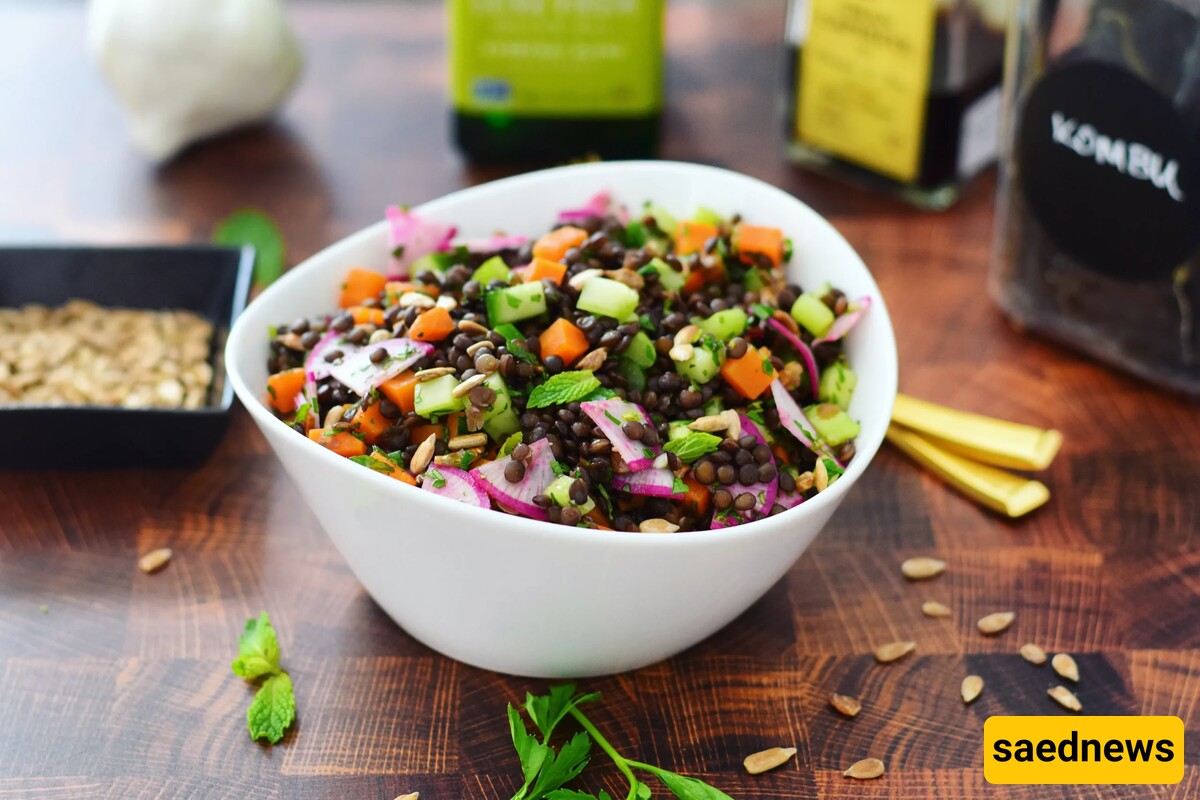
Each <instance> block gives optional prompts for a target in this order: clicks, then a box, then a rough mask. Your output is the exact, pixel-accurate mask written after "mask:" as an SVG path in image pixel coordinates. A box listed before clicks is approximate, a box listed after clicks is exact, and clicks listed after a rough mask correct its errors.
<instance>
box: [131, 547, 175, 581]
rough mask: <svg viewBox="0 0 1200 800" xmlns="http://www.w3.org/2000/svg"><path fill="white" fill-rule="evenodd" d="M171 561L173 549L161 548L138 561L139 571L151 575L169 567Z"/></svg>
mask: <svg viewBox="0 0 1200 800" xmlns="http://www.w3.org/2000/svg"><path fill="white" fill-rule="evenodd" d="M170 560H171V548H169V547H160V548H158V549H157V550H151V551H150V552H149V553H146V554H145V555H144V556H142V557H141V558H139V559H138V569H140V570H141V571H142V572H144V573H146V574H147V575H149V574H150V573H152V572H158V571H159V570H160V569H162V568H163V567H165V566H166V565H167V562H168V561H170Z"/></svg>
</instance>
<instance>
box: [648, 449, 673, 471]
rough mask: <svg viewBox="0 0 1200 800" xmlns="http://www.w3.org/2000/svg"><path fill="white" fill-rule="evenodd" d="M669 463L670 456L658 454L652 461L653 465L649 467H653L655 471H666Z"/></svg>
mask: <svg viewBox="0 0 1200 800" xmlns="http://www.w3.org/2000/svg"><path fill="white" fill-rule="evenodd" d="M670 463H671V458H670V456H669V455H668V454H666V453H660V454H659V455H658V457H657V458H655V459H654V463H653V464H651V465H650V466H652V467H654V468H655V469H666V468H667V465H668V464H670Z"/></svg>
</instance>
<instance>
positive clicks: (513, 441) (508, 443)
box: [499, 431, 525, 458]
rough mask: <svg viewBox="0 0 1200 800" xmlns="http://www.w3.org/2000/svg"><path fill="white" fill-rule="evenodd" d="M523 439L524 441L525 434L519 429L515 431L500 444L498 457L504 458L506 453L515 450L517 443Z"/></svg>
mask: <svg viewBox="0 0 1200 800" xmlns="http://www.w3.org/2000/svg"><path fill="white" fill-rule="evenodd" d="M523 441H525V434H524V433H522V432H521V431H517V432H516V433H514V434H513V435H512V436H509V437H508V438H507V439H505V440H504V444H502V445H500V456H499V457H500V458H504V457H505V456H506V455H508V454H509V453H511V452H512V451H513V450H516V449H517V445H519V444H521V442H523Z"/></svg>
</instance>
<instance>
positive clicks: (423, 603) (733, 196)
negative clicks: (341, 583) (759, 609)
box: [226, 162, 896, 677]
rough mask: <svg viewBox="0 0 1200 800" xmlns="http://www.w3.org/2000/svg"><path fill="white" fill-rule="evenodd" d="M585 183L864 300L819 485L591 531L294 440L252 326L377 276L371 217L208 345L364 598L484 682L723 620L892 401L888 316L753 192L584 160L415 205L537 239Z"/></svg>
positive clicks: (841, 259) (595, 671)
mask: <svg viewBox="0 0 1200 800" xmlns="http://www.w3.org/2000/svg"><path fill="white" fill-rule="evenodd" d="M601 189H610V190H612V191H613V193H614V196H615V197H616V198H617V199H618V200H619V201H621V202H624V203H626V204H628V205H629V206H630V207H631V208H637V207H640V204H641V203H642V202H643V201H644V200H653V201H654V202H656V203H658V204H659V205H661V206H662V207H664V208H666V209H668V210H670V211H673V212H676V213H679V214H684V213H688V212H690V211H691V210H692V209H694V208H696V207H697V206H698V205H705V206H708V207H710V208H713V209H715V210H716V211H718V212H722V213H727V214H731V213H733V212H740V213H741V214H742V215H743V216H744V217H746V218H747V219H750V220H754V221H755V222H758V223H762V224H766V225H774V226H780V227H782V228H783V229H784V230H785V231H786V232H787V234H788V235H790V236H791V237H792V239H793V241H794V243H795V255H794V256H793V258H792V262H791V265H790V266H789V268H788V269H789V274H790V275H791V276H792V277H793V278H794V279H795V280H797V281H798V282H799V283H800V284H801V285H803V286H815V285H818V284H819V283H820V282H822V281H824V280H829V281H831V282H832V283H833V284H834V285H836V286H838V287H840V288H842V289H843V290H845V291H846V293H847V294H848V295H850V296H851V297H857V296H860V295H870V296H871V297H872V298H873V300H874V304H873V306H872V307H871V310H870V313H868V314H867V315H866V317H865V318H864V319H863V320H862V321H861V322H860V324H859V325H858V326H857V327H856V328H855V329H854V330H853V331H852V332H851V333H850V335H849V336H848V337H847V339H846V343H845V344H846V351H847V353H848V355H849V359H850V363H851V364H852V366H853V367H854V369H855V371H856V372H857V373H858V375H859V385H858V390H857V391H856V392H855V395H854V401H853V405H852V406H851V409H850V410H851V413H852V414H853V415H854V416H855V417H856V418H857V419H859V420H861V422H862V433H861V434H860V436H859V437H858V440H857V443H856V444H857V451H858V454H857V455H856V456H855V457H854V459H853V461H852V462H851V463H850V466H849V468H848V469H847V470H846V474H845V475H844V476H842V478H841V479H840V480H838V481H837V482H836V483H835V484H834V485H833V486H832V487H830V488H829V489H828V490H826V491H825V492H822V493H821V494H820V495H819V496H817V497H816V498H814V499H813V500H810V501H808V502H806V503H804V504H803V505H801V506H798V507H796V508H794V509H791V510H789V511H787V512H785V513H783V514H779V515H777V516H774V517H769V518H767V519H764V520H760V521H758V522H752V523H749V524H746V525H741V526H737V527H733V528H727V529H725V530H720V531H697V532H692V533H679V534H673V535H650V534H640V533H625V532H607V531H593V530H587V529H583V528H577V529H573V528H566V527H563V526H560V525H551V524H549V523H544V522H537V521H533V520H528V519H523V518H520V517H515V516H509V515H507V514H503V513H499V512H496V511H485V510H483V509H478V508H473V507H469V506H467V505H464V504H461V503H456V502H452V501H449V500H447V499H445V498H442V497H438V496H435V495H433V494H430V493H428V492H423V491H420V490H418V489H416V488H414V487H411V486H407V485H405V484H402V483H400V482H398V481H395V480H392V479H390V478H388V477H386V476H382V475H379V474H377V473H374V472H372V471H371V470H368V469H364V468H362V467H361V466H359V465H357V464H354V463H352V462H350V461H348V460H346V459H344V458H341V457H339V456H337V455H334V454H333V453H331V452H329V451H328V450H326V449H324V448H322V447H320V446H318V445H316V444H314V443H313V442H310V441H309V440H308V439H306V438H305V437H303V436H300V435H298V434H297V433H296V432H295V431H293V430H291V429H290V428H289V427H288V426H287V425H286V424H284V423H283V422H281V421H279V420H278V419H276V418H275V417H274V416H273V415H272V413H271V412H270V411H269V410H268V409H267V407H266V406H265V405H264V404H263V402H262V399H261V398H262V396H263V394H264V387H265V386H266V379H267V370H266V362H267V352H268V341H267V336H266V331H267V327H268V325H270V324H272V323H277V322H278V321H279V320H289V319H295V318H297V317H301V316H308V315H315V314H319V313H325V312H327V311H328V310H329V309H331V308H333V307H334V305H335V304H336V298H337V294H338V287H339V285H340V283H341V281H342V278H343V276H344V275H345V273H346V270H347V268H349V267H351V266H366V267H370V268H375V269H379V270H381V271H382V270H383V269H384V268H385V265H386V263H387V258H388V248H387V239H386V232H385V225H384V223H382V222H381V223H378V224H376V225H372V226H371V227H369V228H366V229H365V230H362V231H359V232H358V233H356V234H354V235H353V236H350V237H349V238H347V239H344V240H342V241H341V242H338V243H337V244H335V245H333V246H331V247H329V248H327V249H325V250H323V251H322V252H320V253H318V254H317V255H315V256H313V257H312V258H310V259H308V260H307V261H305V262H304V263H303V264H301V265H299V266H298V267H296V268H295V269H293V270H291V271H290V272H288V273H287V274H286V275H284V276H283V277H282V278H281V279H280V280H279V281H277V282H276V283H275V284H274V285H273V286H271V287H270V288H269V289H267V290H266V291H265V292H263V294H262V295H261V296H260V297H259V298H258V299H257V300H255V301H254V302H253V303H251V304H250V306H249V307H248V308H247V309H246V310H245V312H244V313H243V314H242V315H241V317H240V318H239V319H238V321H237V324H236V325H235V326H234V328H233V331H232V332H231V333H230V336H229V342H228V346H227V349H226V364H227V365H228V369H229V377H230V380H231V381H232V382H233V386H234V389H235V390H236V391H237V394H238V397H239V398H241V401H242V403H243V404H244V405H245V406H246V408H247V409H248V410H249V411H250V415H251V416H252V417H253V418H254V421H255V422H256V423H257V424H258V427H259V428H260V429H261V430H262V432H263V435H265V436H266V437H267V440H268V441H269V442H270V443H271V446H272V447H273V448H274V449H275V452H276V454H277V455H278V456H279V458H280V459H281V460H282V461H283V464H284V467H285V468H286V469H287V471H288V473H289V474H290V475H291V477H292V479H293V480H294V481H295V482H296V484H297V485H298V487H299V488H300V491H301V493H302V495H303V496H304V499H305V501H306V502H307V503H308V505H309V506H310V507H311V509H312V511H313V513H314V514H316V516H317V519H319V520H320V522H321V524H322V525H323V526H324V527H325V530H326V531H327V532H328V533H329V536H330V537H331V538H332V539H333V542H334V544H335V545H336V546H337V548H338V550H339V551H341V553H342V556H343V557H344V558H345V559H346V561H347V563H348V564H349V565H350V568H351V569H352V570H354V574H355V575H356V576H357V577H358V579H359V581H361V582H362V584H363V586H364V587H366V589H367V591H368V592H370V594H371V596H372V597H374V598H375V600H376V601H377V602H378V603H379V605H381V606H382V607H383V609H384V610H385V611H387V613H388V614H389V615H391V617H392V619H394V620H395V621H396V622H397V623H398V624H399V625H400V626H401V627H403V628H404V629H405V630H406V631H408V632H409V633H410V634H411V635H413V636H414V637H416V638H417V639H419V640H421V641H422V642H424V643H425V644H427V645H429V646H430V647H432V648H433V649H435V650H438V651H440V652H442V653H444V654H446V655H448V656H450V657H452V658H456V659H458V660H460V661H464V662H466V663H468V664H473V665H475V666H479V667H484V668H487V669H493V670H497V671H500V672H507V673H514V674H520V675H529V676H537V677H582V676H588V675H599V674H608V673H614V672H620V671H623V670H627V669H633V668H636V667H640V666H643V665H646V664H651V663H653V662H656V661H659V660H661V659H664V658H667V657H668V656H671V655H674V654H675V653H678V652H679V651H681V650H683V649H684V648H686V647H688V646H690V645H692V644H694V643H696V642H698V641H700V640H701V639H703V638H705V637H706V636H708V635H709V634H711V633H713V632H715V631H717V630H718V629H720V628H721V627H723V626H724V625H726V624H727V623H729V622H730V621H731V620H733V619H734V618H735V617H736V616H737V615H738V614H740V613H741V612H742V611H744V610H745V609H746V608H748V607H749V606H750V605H751V604H752V603H754V601H755V600H757V599H758V598H759V597H761V596H762V595H763V594H764V593H765V592H766V591H767V589H769V588H770V587H771V586H772V585H773V584H774V583H775V582H776V581H778V580H779V579H780V578H781V577H782V576H783V574H784V573H785V572H786V571H787V570H788V568H789V567H790V566H791V565H792V564H793V563H794V562H795V561H796V559H797V558H798V557H799V556H800V554H801V553H803V552H804V549H805V548H806V547H808V545H809V543H810V542H811V541H812V540H813V537H815V536H816V535H817V532H818V531H820V530H821V528H822V527H823V526H824V525H825V523H826V521H828V519H829V517H830V515H831V514H833V512H834V511H835V510H836V509H837V507H838V505H839V504H841V502H842V500H843V499H844V498H845V497H846V494H847V493H848V492H849V491H850V489H851V487H853V486H854V484H855V482H856V481H857V480H858V478H859V477H860V476H861V475H862V473H863V470H865V469H866V467H867V464H868V463H869V462H870V461H871V458H872V457H873V456H874V455H875V452H876V450H877V449H878V448H879V445H880V443H881V442H882V440H883V436H884V431H885V429H886V427H887V422H888V418H889V417H890V416H891V410H892V402H893V400H894V399H895V396H896V345H895V340H894V338H893V336H892V327H891V322H890V321H889V319H888V313H887V307H886V306H885V305H884V303H883V298H881V297H880V295H879V288H878V287H877V286H876V285H875V281H874V280H872V279H871V275H870V273H869V272H868V271H867V268H866V267H865V266H864V265H863V262H862V261H861V260H860V259H859V257H858V256H857V254H855V252H854V251H853V250H852V249H851V248H850V246H849V245H848V244H847V243H846V241H845V240H844V239H843V238H842V237H841V236H840V235H839V234H838V233H837V232H836V231H835V230H834V229H833V228H832V227H831V226H830V225H829V224H828V223H827V222H825V220H823V219H822V218H821V217H820V216H818V215H817V213H816V212H814V211H813V210H812V209H810V208H809V207H808V206H806V205H804V204H803V203H801V202H799V201H798V200H796V199H795V198H793V197H792V196H790V195H788V194H786V193H785V192H782V191H780V190H779V189H776V188H774V187H772V186H769V185H768V184H766V183H763V182H761V181H758V180H755V179H753V178H748V177H745V176H743V175H738V174H736V173H733V172H728V171H726V170H722V169H716V168H713V167H707V166H700V165H696V164H682V163H673V162H623V163H622V162H614V163H601V164H584V165H579V166H570V167H562V168H559V169H551V170H546V171H543V172H535V173H531V174H528V175H522V176H519V177H515V178H508V179H506V180H500V181H496V182H494V183H490V184H486V185H483V186H478V187H475V188H472V189H465V190H463V191H460V192H455V193H454V194H451V195H448V196H446V197H443V198H441V199H439V200H434V201H432V202H430V203H426V204H424V205H422V206H420V207H419V208H417V209H416V210H417V211H419V212H420V213H421V214H422V215H427V216H429V217H431V218H433V219H438V220H444V221H448V222H453V223H455V224H457V225H458V226H459V234H460V235H465V236H483V235H488V234H491V233H493V232H495V231H497V230H503V231H505V232H508V233H523V234H527V235H537V234H539V233H540V232H544V231H545V230H547V228H548V227H549V226H550V225H551V224H552V223H553V221H554V219H555V215H556V212H557V211H559V210H560V209H563V208H569V207H574V206H578V205H580V204H581V203H582V202H584V201H585V200H586V199H587V198H588V197H590V196H591V195H592V194H593V193H595V192H597V191H599V190H601ZM381 210H382V209H381Z"/></svg>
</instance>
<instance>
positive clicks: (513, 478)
mask: <svg viewBox="0 0 1200 800" xmlns="http://www.w3.org/2000/svg"><path fill="white" fill-rule="evenodd" d="M524 479H525V464H523V463H522V462H520V461H517V460H516V459H515V458H514V459H513V460H512V461H509V462H508V464H507V465H505V467H504V480H506V481H508V482H509V483H520V482H521V481H522V480H524Z"/></svg>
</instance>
